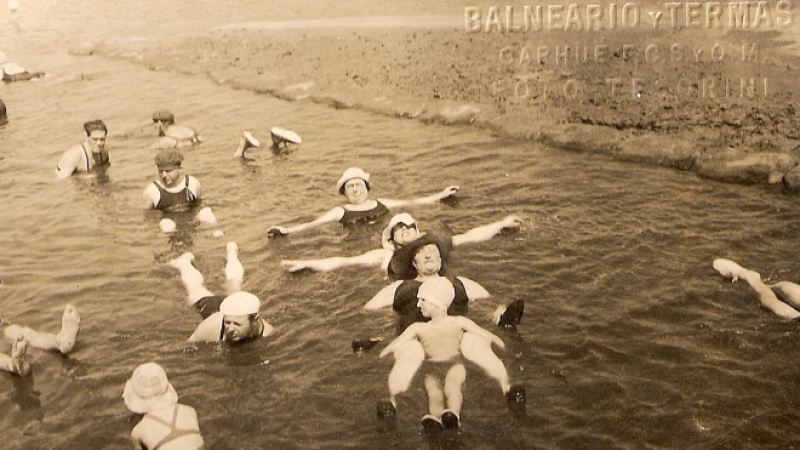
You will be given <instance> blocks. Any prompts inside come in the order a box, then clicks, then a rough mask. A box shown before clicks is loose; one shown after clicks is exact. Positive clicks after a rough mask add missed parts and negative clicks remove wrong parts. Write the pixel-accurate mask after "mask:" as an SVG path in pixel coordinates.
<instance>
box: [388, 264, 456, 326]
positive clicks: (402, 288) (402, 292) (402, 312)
mask: <svg viewBox="0 0 800 450" xmlns="http://www.w3.org/2000/svg"><path fill="white" fill-rule="evenodd" d="M446 278H447V279H448V280H449V281H450V283H452V284H453V289H454V290H455V294H456V295H455V298H454V299H453V303H452V304H451V305H450V307H449V308H447V315H449V316H464V315H466V314H467V312H468V311H469V297H468V296H467V289H466V288H465V287H464V283H462V282H461V280H459V279H458V278H455V277H446ZM420 286H422V282H421V281H419V280H406V281H403V282H402V283H400V285H399V286H397V289H396V290H395V291H394V302H393V303H392V309H394V312H396V313H397V315H398V318H397V334H400V333H402V332H403V331H405V329H406V328H408V326H409V325H411V324H412V323H414V322H427V321H428V320H430V319H428V318H427V317H425V316H423V315H422V311H421V310H420V309H419V307H418V306H417V292H418V291H419V287H420Z"/></svg>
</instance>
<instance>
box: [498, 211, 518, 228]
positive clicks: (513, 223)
mask: <svg viewBox="0 0 800 450" xmlns="http://www.w3.org/2000/svg"><path fill="white" fill-rule="evenodd" d="M502 223H503V228H519V227H520V226H521V225H522V219H520V218H519V216H515V215H513V214H512V215H510V216H506V217H505V218H504V219H503V222H502Z"/></svg>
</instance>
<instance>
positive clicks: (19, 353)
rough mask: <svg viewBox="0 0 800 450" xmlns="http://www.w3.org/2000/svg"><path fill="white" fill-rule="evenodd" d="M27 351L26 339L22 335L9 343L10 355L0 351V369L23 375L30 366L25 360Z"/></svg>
mask: <svg viewBox="0 0 800 450" xmlns="http://www.w3.org/2000/svg"><path fill="white" fill-rule="evenodd" d="M27 353H28V341H26V340H25V338H24V337H22V336H17V339H15V340H14V342H13V343H12V344H11V356H8V355H6V354H3V353H0V369H2V370H6V371H8V372H11V373H15V374H17V375H19V376H22V377H24V376H25V375H27V374H29V373H30V371H31V366H30V364H28V362H27V361H25V357H26V355H27Z"/></svg>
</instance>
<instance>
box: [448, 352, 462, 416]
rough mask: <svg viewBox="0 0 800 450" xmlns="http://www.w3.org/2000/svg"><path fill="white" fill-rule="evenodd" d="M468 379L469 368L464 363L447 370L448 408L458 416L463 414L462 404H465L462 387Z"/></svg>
mask: <svg viewBox="0 0 800 450" xmlns="http://www.w3.org/2000/svg"><path fill="white" fill-rule="evenodd" d="M466 379H467V369H465V368H464V365H463V364H456V365H454V366H453V367H451V368H450V370H448V371H447V377H445V379H444V395H445V397H446V398H447V409H449V410H450V411H453V412H454V413H455V414H456V416H458V417H460V416H461V405H463V404H464V393H463V392H462V391H461V388H462V387H463V386H464V381H466Z"/></svg>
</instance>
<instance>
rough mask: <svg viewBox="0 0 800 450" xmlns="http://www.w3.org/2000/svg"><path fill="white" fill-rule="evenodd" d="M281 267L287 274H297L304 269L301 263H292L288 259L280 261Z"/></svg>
mask: <svg viewBox="0 0 800 450" xmlns="http://www.w3.org/2000/svg"><path fill="white" fill-rule="evenodd" d="M281 267H283V270H285V271H287V272H299V271H301V270H303V269H305V268H306V266H305V264H303V263H302V262H301V261H293V260H289V259H285V260H283V261H281Z"/></svg>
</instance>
